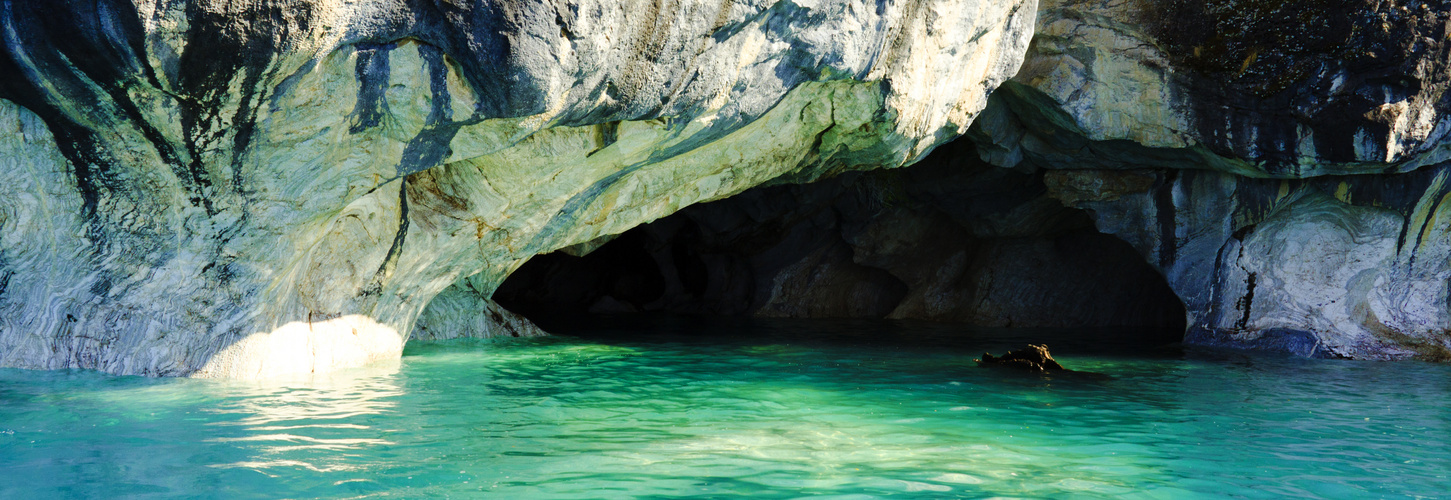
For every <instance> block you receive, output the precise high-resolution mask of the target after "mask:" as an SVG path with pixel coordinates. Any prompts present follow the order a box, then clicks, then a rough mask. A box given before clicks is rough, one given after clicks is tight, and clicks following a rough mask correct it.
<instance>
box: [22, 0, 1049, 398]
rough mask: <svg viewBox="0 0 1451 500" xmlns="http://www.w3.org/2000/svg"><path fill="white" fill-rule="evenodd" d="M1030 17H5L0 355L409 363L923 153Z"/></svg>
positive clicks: (1013, 3)
mask: <svg viewBox="0 0 1451 500" xmlns="http://www.w3.org/2000/svg"><path fill="white" fill-rule="evenodd" d="M1035 12H1036V4H1035V2H1034V1H1033V0H1025V1H1020V0H920V1H906V2H857V1H851V0H835V1H764V2H703V1H670V2H653V1H626V2H618V1H613V0H610V1H590V0H570V1H557V2H523V1H512V0H493V1H486V0H481V1H476V2H437V3H435V2H401V1H397V2H395V1H379V2H356V3H353V2H332V1H324V0H297V1H286V2H284V1H280V0H279V1H260V2H245V3H239V2H227V1H220V0H190V1H171V0H155V1H144V0H137V1H135V2H128V1H126V0H93V1H75V2H59V3H57V2H11V3H5V4H4V5H3V8H0V35H3V40H4V43H3V51H0V73H3V74H4V75H6V76H5V78H4V79H0V129H3V130H4V131H5V133H4V134H0V162H3V163H4V166H3V168H0V228H3V231H0V366H8V367H25V368H68V367H69V368H93V369H99V370H105V371H109V372H113V373H128V374H148V375H190V376H206V377H241V378H250V377H262V376H272V375H282V374H288V373H299V372H303V373H305V372H317V371H327V370H332V369H336V368H340V367H346V366H353V365H358V364H364V363H368V362H371V361H374V360H380V359H389V358H396V357H397V356H399V354H400V352H401V349H402V345H403V343H404V341H405V338H406V337H407V336H408V335H409V332H412V331H414V330H415V324H416V323H418V319H419V318H420V315H421V317H422V318H424V319H423V321H425V322H430V321H443V322H449V321H458V320H459V318H454V317H452V316H451V315H452V314H455V313H458V312H460V311H463V310H466V309H469V308H468V307H461V306H460V305H459V304H463V303H468V302H469V301H473V303H476V304H483V305H484V306H485V307H483V308H481V309H478V310H475V311H473V314H476V315H479V316H481V317H486V316H487V315H488V313H487V312H486V311H489V310H490V309H489V308H488V307H487V303H485V302H479V301H482V300H486V299H484V298H482V295H481V293H486V292H490V291H492V288H493V287H494V286H496V285H497V284H498V283H499V281H501V280H502V279H503V278H504V276H506V275H507V274H508V273H509V272H510V271H512V270H513V269H514V268H515V267H517V265H518V264H519V263H520V262H522V261H523V260H525V259H527V258H529V257H530V256H533V255H535V254H538V253H543V252H548V251H551V250H554V249H558V248H563V247H568V246H571V245H576V244H581V243H586V242H589V241H591V240H595V239H596V238H600V237H605V236H608V235H612V234H617V233H620V232H623V231H625V230H626V229H628V228H630V227H633V226H635V225H637V224H639V223H642V222H646V221H649V220H653V219H655V218H658V217H661V216H664V215H667V214H669V213H671V212H674V211H676V210H678V209H680V208H681V207H684V206H688V205H690V204H693V203H697V202H700V201H707V200H712V199H718V198H722V197H726V196H729V195H732V194H735V193H737V192H740V191H743V190H745V189H747V188H750V187H752V186H755V185H758V184H762V183H765V182H768V181H770V182H802V181H807V180H812V179H816V178H818V177H821V176H824V175H830V174H835V173H839V172H843V171H849V170H853V169H866V168H880V167H895V166H900V165H903V164H907V163H911V162H913V161H915V160H917V159H918V158H920V157H922V156H924V155H926V154H927V153H928V152H929V151H930V150H931V149H932V148H933V147H934V146H936V145H937V144H939V143H941V142H943V141H946V140H948V139H951V138H952V137H954V136H956V135H958V134H960V133H962V132H963V131H964V130H965V129H966V127H967V126H968V125H969V124H970V123H971V122H972V120H973V119H974V117H975V116H976V115H977V114H978V112H979V110H980V109H981V108H982V107H983V106H984V105H985V102H986V98H987V95H988V93H989V92H991V91H992V90H993V89H994V88H996V87H997V86H998V85H999V84H1000V83H1001V82H1002V81H1003V80H1005V79H1006V78H1008V77H1010V76H1011V75H1012V74H1014V73H1015V72H1016V70H1017V68H1018V65H1019V63H1020V62H1021V58H1022V56H1023V54H1024V53H1025V51H1026V44H1027V41H1028V39H1029V37H1030V35H1031V32H1032V27H1033V16H1034V13H1035ZM465 278H468V279H469V280H470V281H469V283H472V285H468V284H465V283H462V280H464V279H465ZM450 287H452V289H451V290H450V291H447V292H445V290H449V289H450ZM469 287H472V288H473V289H472V290H470V289H469ZM441 292H443V293H446V295H444V297H452V298H451V299H447V300H442V301H438V304H436V305H435V306H429V304H430V301H432V300H433V299H434V297H435V296H437V295H439V294H440V293H441ZM471 295H472V296H471ZM425 307H432V308H434V309H435V310H434V311H432V312H425V311H424V309H425ZM464 323H468V322H467V321H464ZM418 327H419V330H418V331H419V332H420V335H421V336H429V335H438V333H437V332H439V331H441V330H447V329H449V328H452V327H450V326H447V325H440V324H422V325H418ZM430 332H432V333H430Z"/></svg>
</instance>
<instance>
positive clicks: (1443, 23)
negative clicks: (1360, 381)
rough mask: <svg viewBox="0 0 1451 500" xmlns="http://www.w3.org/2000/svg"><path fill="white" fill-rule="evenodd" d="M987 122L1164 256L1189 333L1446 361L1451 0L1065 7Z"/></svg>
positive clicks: (995, 141)
mask: <svg viewBox="0 0 1451 500" xmlns="http://www.w3.org/2000/svg"><path fill="white" fill-rule="evenodd" d="M1038 19H1039V21H1038V22H1039V25H1038V30H1037V35H1036V37H1035V38H1034V41H1033V43H1032V44H1031V48H1030V49H1029V53H1028V56H1027V60H1026V62H1025V63H1024V67H1023V70H1022V71H1021V72H1020V73H1018V75H1016V76H1015V78H1014V79H1013V81H1012V82H1011V83H1009V84H1007V85H1005V86H1004V87H1003V88H1002V89H1000V90H999V91H998V92H997V93H995V94H994V95H993V104H992V105H990V106H989V108H988V109H987V110H986V111H984V113H983V116H982V117H981V118H980V119H979V120H978V122H977V124H976V125H975V126H974V128H973V130H972V131H971V132H970V133H969V137H971V138H972V140H973V141H974V142H976V143H978V144H979V145H980V149H981V151H982V152H983V154H982V156H983V158H984V159H986V160H988V161H991V162H993V163H995V164H998V165H1002V166H1007V167H1013V168H1017V169H1019V170H1024V171H1031V170H1034V169H1038V168H1047V169H1052V170H1053V171H1051V172H1049V173H1048V174H1047V176H1046V177H1045V181H1046V182H1047V184H1048V186H1049V188H1050V192H1052V193H1053V195H1054V196H1056V197H1057V198H1059V199H1060V200H1062V201H1063V202H1064V203H1065V204H1068V205H1070V206H1075V207H1079V208H1085V209H1088V210H1089V211H1090V213H1092V214H1093V215H1094V218H1095V222H1096V224H1097V227H1098V228H1099V229H1100V230H1101V231H1104V232H1106V233H1110V234H1114V235H1117V236H1119V237H1121V238H1123V239H1124V240H1126V241H1128V242H1130V243H1131V244H1132V245H1134V246H1135V247H1136V248H1137V249H1138V250H1139V252H1140V253H1141V254H1142V255H1143V256H1144V257H1145V258H1146V259H1147V260H1148V261H1149V262H1150V264H1152V265H1154V266H1156V267H1157V268H1158V269H1160V270H1161V271H1162V272H1163V273H1164V274H1165V276H1166V277H1167V279H1168V281H1169V283H1170V285H1171V286H1172V287H1173V288H1174V290H1175V292H1176V293H1177V294H1178V295H1179V296H1180V298H1181V299H1182V300H1183V301H1184V303H1185V306H1186V308H1187V309H1188V313H1189V330H1188V332H1187V333H1186V338H1185V340H1186V342H1188V343H1194V344H1206V345H1219V346H1228V347H1236V348H1248V349H1258V350H1271V351H1280V352H1287V353H1292V354H1296V355H1301V356H1315V357H1351V358H1362V359H1402V358H1420V359H1434V360H1445V359H1448V353H1451V350H1448V348H1451V336H1448V335H1447V334H1446V332H1447V331H1448V329H1451V309H1448V307H1451V305H1448V304H1451V300H1448V299H1451V295H1448V292H1447V283H1448V281H1451V269H1448V267H1447V258H1448V254H1447V250H1446V249H1445V247H1446V246H1447V245H1448V242H1451V238H1448V235H1447V234H1446V232H1445V231H1446V228H1445V224H1446V220H1447V219H1446V215H1445V214H1443V213H1442V212H1443V211H1444V210H1445V208H1443V207H1442V202H1443V201H1444V198H1445V197H1446V194H1447V184H1446V182H1447V179H1446V178H1445V177H1446V175H1447V167H1446V166H1445V165H1446V162H1447V160H1448V157H1447V152H1448V149H1447V148H1448V147H1451V146H1448V145H1451V142H1448V141H1446V140H1445V135H1446V133H1447V132H1448V130H1451V119H1448V118H1447V111H1448V110H1451V97H1448V96H1447V95H1446V90H1447V84H1448V82H1451V57H1448V51H1447V50H1448V49H1447V39H1448V38H1447V34H1448V33H1447V29H1448V24H1447V22H1448V19H1451V4H1448V3H1446V2H1392V1H1364V0H1328V1H1327V0H1292V1H1274V2H1250V1H1238V0H1199V1H1158V2H1129V1H1102V2H1058V1H1048V2H1045V3H1044V4H1043V5H1042V9H1041V11H1040V13H1039V18H1038Z"/></svg>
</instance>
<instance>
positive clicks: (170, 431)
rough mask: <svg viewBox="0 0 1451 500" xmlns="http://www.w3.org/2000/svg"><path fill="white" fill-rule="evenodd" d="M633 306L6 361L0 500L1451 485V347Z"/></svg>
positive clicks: (1293, 492)
mask: <svg viewBox="0 0 1451 500" xmlns="http://www.w3.org/2000/svg"><path fill="white" fill-rule="evenodd" d="M611 328H613V330H612V329H611ZM631 328H634V330H632V329H631ZM631 328H624V327H609V328H607V327H601V328H599V329H598V331H591V330H589V329H585V330H583V331H580V332H577V333H580V334H581V335H582V336H561V337H555V338H545V339H535V340H511V341H507V342H495V343H489V342H463V343H454V344H446V345H430V346H412V347H410V348H409V350H408V352H407V355H406V356H405V357H404V360H403V362H402V365H401V366H400V367H397V368H396V369H376V370H360V371H356V372H351V373H349V374H345V375H340V376H335V377H331V378H328V379H322V380H310V381H292V382H274V383H266V384H262V383H236V382H220V381H205V380H175V379H170V380H158V379H145V378H139V377H113V376H106V375H101V374H97V373H91V372H31V371H20V370H0V498H7V499H9V498H17V499H18V498H91V497H123V496H124V497H143V498H144V497H156V498H175V497H208V498H211V497H219V498H235V497H259V498H282V497H292V498H315V497H321V498H372V497H392V498H417V497H455V498H469V497H480V496H492V497H496V498H531V499H532V498H662V497H677V496H701V497H718V498H719V497H744V496H750V497H753V498H793V497H802V496H820V497H826V498H831V497H835V498H878V497H895V498H962V497H971V498H977V497H995V496H996V497H1035V498H1174V499H1178V498H1224V497H1236V498H1286V497H1296V498H1355V497H1371V498H1404V497H1425V498H1434V497H1446V496H1447V495H1448V492H1451V444H1448V442H1451V366H1446V365H1436V364H1428V363H1371V362H1348V361H1323V360H1295V359H1280V358H1274V357H1260V356H1246V355H1241V354H1231V353H1216V352H1195V351H1192V350H1191V351H1189V352H1182V351H1177V350H1172V349H1170V350H1162V349H1144V348H1137V347H1134V346H1140V345H1142V344H1143V343H1144V342H1143V340H1142V339H1136V338H1133V337H1131V336H1125V338H1123V339H1117V340H1110V341H1093V342H1087V341H1085V340H1084V338H1085V337H1086V336H1091V335H1097V336H1099V337H1102V338H1112V337H1114V332H1111V331H1100V332H1087V333H1085V332H1047V331H1040V332H1030V333H1032V336H1033V337H1034V338H1037V339H1049V340H1052V341H1054V342H1056V343H1057V346H1055V347H1054V350H1055V351H1056V354H1057V356H1058V357H1059V358H1060V361H1062V362H1063V363H1064V364H1065V365H1068V366H1069V367H1070V368H1075V369H1079V370H1089V371H1095V372H1102V373H1105V374H1109V376H1108V377H1053V378H1044V377H1037V376H1022V375H1018V374H1015V373H1004V372H1001V371H997V370H991V369H980V368H976V367H974V366H973V364H972V363H971V358H972V357H973V356H974V355H977V354H979V353H981V352H982V350H984V349H989V348H994V349H995V348H999V347H1002V346H1005V345H1009V344H1013V343H1018V342H1021V340H1022V339H1020V338H1014V336H1021V335H1023V333H1022V332H1017V333H1005V332H962V331H954V330H952V329H951V328H949V327H943V326H930V325H928V326H924V325H917V326H913V325H905V326H904V325H899V324H886V323H864V324H863V323H852V324H844V323H826V322H780V323H761V322H754V323H740V324H726V325H722V324H718V323H713V324H711V325H710V326H709V327H704V328H702V327H699V326H698V325H692V324H691V323H690V321H689V320H680V321H675V322H673V323H666V324H664V325H654V326H649V327H639V328H636V327H631ZM697 330H706V331H707V333H709V334H708V335H705V336H686V335H685V334H690V333H692V332H695V331H697ZM629 331H645V332H646V333H652V335H643V336H642V335H629V336H619V335H611V333H614V334H619V333H624V332H629ZM732 332H734V333H735V335H729V334H730V333H732Z"/></svg>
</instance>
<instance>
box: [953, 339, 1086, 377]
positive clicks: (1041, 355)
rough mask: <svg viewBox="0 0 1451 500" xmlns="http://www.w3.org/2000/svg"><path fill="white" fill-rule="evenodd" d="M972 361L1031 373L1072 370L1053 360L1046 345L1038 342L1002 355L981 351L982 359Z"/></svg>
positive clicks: (982, 364) (981, 364) (979, 364)
mask: <svg viewBox="0 0 1451 500" xmlns="http://www.w3.org/2000/svg"><path fill="white" fill-rule="evenodd" d="M973 361H974V362H976V363H977V364H978V366H988V367H1003V368H1013V369H1017V370H1024V371H1028V372H1032V373H1054V372H1068V371H1072V370H1069V369H1067V368H1064V367H1063V365H1060V364H1058V362H1057V361H1054V360H1053V355H1052V354H1050V353H1049V352H1048V346H1046V345H1039V344H1028V347H1025V348H1022V349H1018V350H1016V351H1008V352H1007V353H1006V354H1003V355H1002V356H993V355H992V354H989V353H982V359H974V360H973Z"/></svg>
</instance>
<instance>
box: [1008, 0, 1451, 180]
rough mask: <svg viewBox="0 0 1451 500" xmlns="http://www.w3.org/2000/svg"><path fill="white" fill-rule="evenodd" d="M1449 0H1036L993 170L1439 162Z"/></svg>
mask: <svg viewBox="0 0 1451 500" xmlns="http://www.w3.org/2000/svg"><path fill="white" fill-rule="evenodd" d="M1448 21H1451V3H1448V2H1444V1H1425V2H1423V1H1410V2H1402V1H1386V0H1277V1H1251V0H1188V1H1178V0H1157V1H1147V2H1145V1H1129V0H1099V1H1090V2H1077V1H1073V2H1070V1H1061V0H1047V1H1045V2H1043V3H1042V5H1041V8H1040V11H1039V16H1038V29H1037V35H1036V37H1035V38H1034V40H1033V43H1032V45H1031V47H1030V49H1029V51H1028V55H1027V60H1026V62H1025V63H1024V65H1023V70H1022V71H1021V72H1019V73H1018V74H1017V75H1016V77H1015V78H1014V80H1013V81H1014V82H1015V83H1016V84H1017V85H1014V86H1012V87H1011V88H1008V89H1004V90H1005V92H1001V93H999V94H998V95H999V96H1001V98H1002V99H1001V100H1002V101H1003V106H1002V109H1001V112H997V111H996V110H995V111H994V112H990V113H989V114H987V115H985V116H984V118H983V125H984V126H983V127H981V129H982V133H983V136H984V137H983V139H986V140H982V141H980V142H991V143H993V144H996V145H997V146H998V148H997V151H995V152H994V155H995V156H994V160H995V161H996V162H998V163H1000V164H1005V165H1010V164H1016V162H1018V161H1022V160H1023V159H1024V158H1027V159H1031V160H1033V161H1035V162H1036V163H1038V164H1039V165H1043V166H1052V167H1058V168H1085V163H1090V164H1092V165H1091V166H1093V167H1095V168H1143V167H1150V168H1162V167H1174V168H1191V169H1212V170H1218V171H1223V172H1232V173H1238V174H1241V175H1246V176H1252V177H1282V178H1297V177H1309V176H1316V175H1326V174H1356V173H1387V172H1409V171H1412V170H1415V169H1418V168H1421V167H1423V166H1427V165H1434V164H1437V163H1439V162H1443V161H1446V160H1448V159H1451V146H1448V144H1451V143H1448V142H1446V141H1444V140H1443V139H1444V138H1445V137H1446V134H1447V133H1448V132H1451V116H1448V112H1451V95H1448V94H1447V88H1448V85H1451V57H1448V56H1451V52H1448V51H1451V42H1448V41H1447V40H1448V31H1447V29H1448V28H1447V23H1448Z"/></svg>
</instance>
